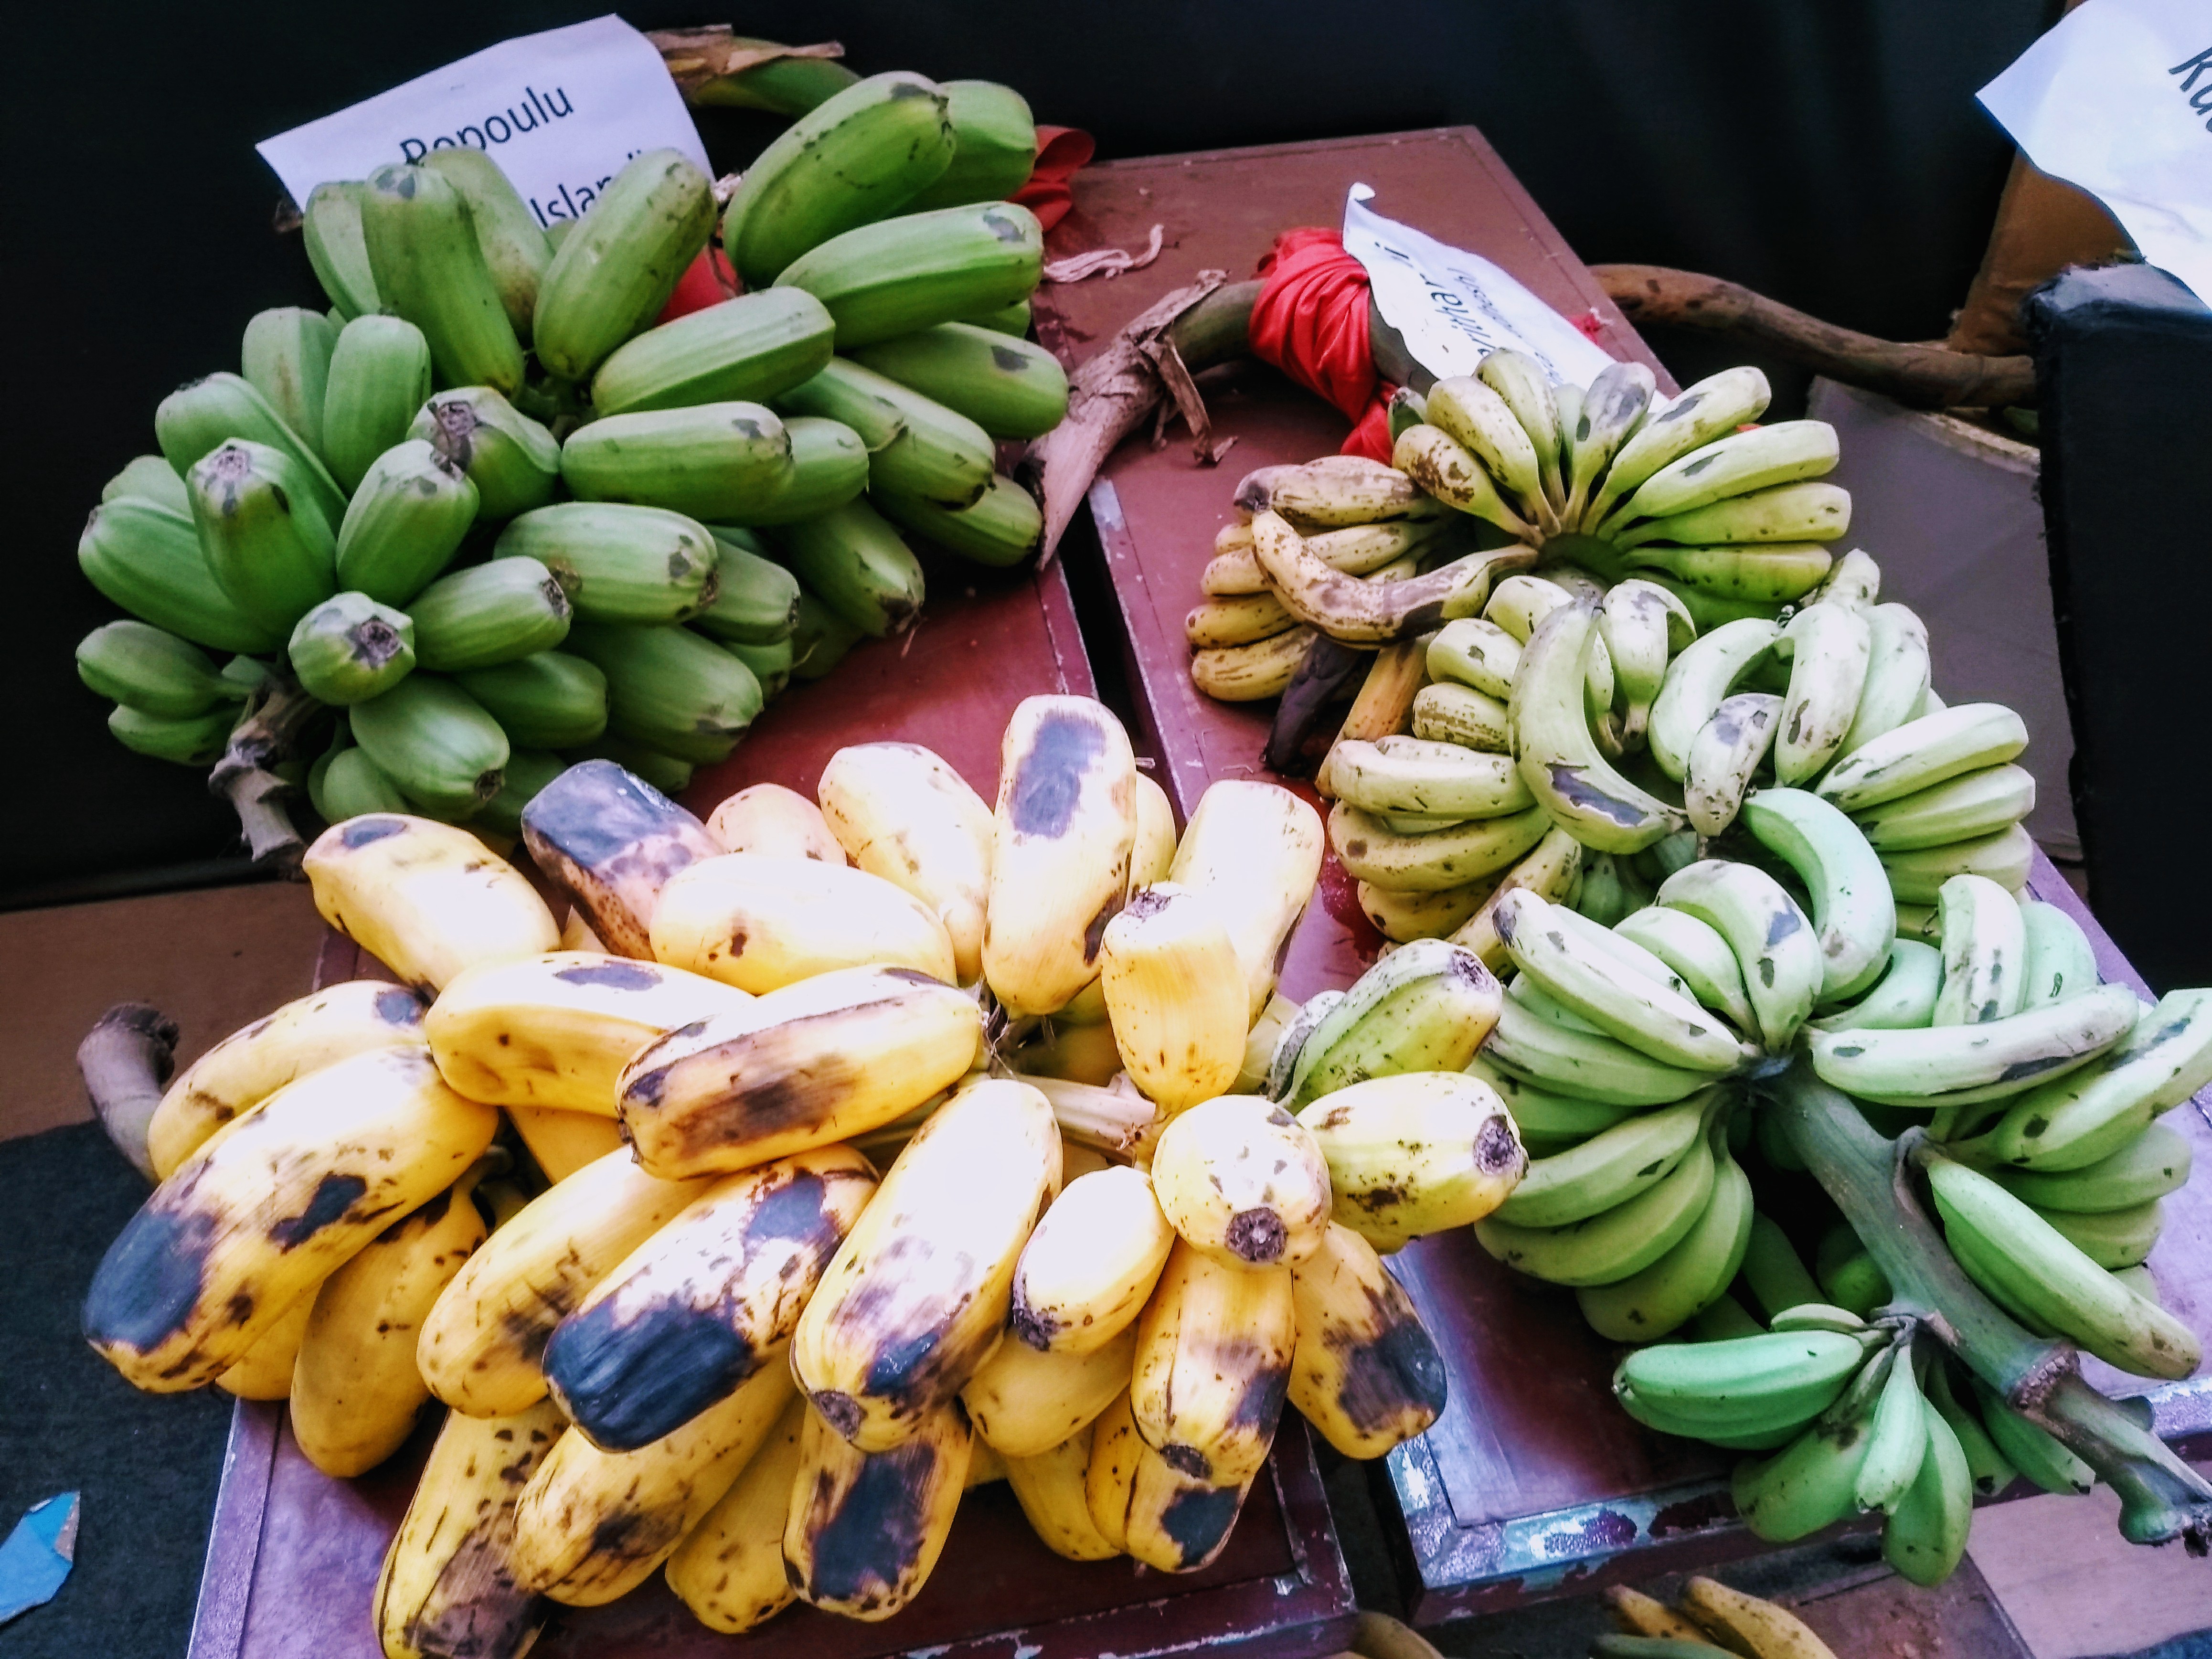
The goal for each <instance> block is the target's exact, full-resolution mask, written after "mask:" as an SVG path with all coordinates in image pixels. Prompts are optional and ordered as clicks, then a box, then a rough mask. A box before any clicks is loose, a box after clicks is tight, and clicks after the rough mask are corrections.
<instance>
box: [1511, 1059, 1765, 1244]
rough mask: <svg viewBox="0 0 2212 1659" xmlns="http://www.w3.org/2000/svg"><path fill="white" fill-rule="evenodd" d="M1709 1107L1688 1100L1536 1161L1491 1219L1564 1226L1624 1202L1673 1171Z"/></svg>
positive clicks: (1704, 1100) (1704, 1101)
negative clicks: (1495, 1216) (1495, 1217)
mask: <svg viewBox="0 0 2212 1659" xmlns="http://www.w3.org/2000/svg"><path fill="white" fill-rule="evenodd" d="M1710 1103H1711V1101H1710V1098H1709V1097H1708V1096H1706V1095H1704V1094H1697V1095H1692V1096H1691V1097H1690V1098H1689V1099H1687V1100H1685V1101H1682V1102H1680V1103H1677V1104H1675V1105H1673V1106H1668V1107H1663V1108H1662V1109H1659V1110H1657V1111H1650V1112H1640V1113H1638V1115H1635V1116H1634V1117H1632V1118H1629V1119H1627V1120H1626V1121H1623V1122H1620V1123H1617V1124H1615V1125H1614V1126H1613V1127H1612V1128H1610V1129H1607V1130H1604V1131H1603V1132H1601V1133H1598V1134H1595V1135H1593V1136H1591V1137H1590V1138H1589V1139H1588V1140H1585V1141H1584V1142H1583V1143H1582V1145H1580V1146H1576V1147H1574V1148H1572V1149H1571V1150H1570V1151H1567V1152H1557V1153H1554V1154H1553V1156H1551V1157H1549V1158H1537V1159H1535V1160H1534V1161H1533V1162H1532V1163H1531V1164H1529V1165H1528V1173H1527V1174H1526V1175H1524V1176H1522V1177H1521V1184H1520V1185H1519V1186H1517V1187H1516V1188H1514V1189H1513V1191H1512V1193H1511V1194H1510V1195H1509V1196H1508V1197H1507V1198H1506V1200H1505V1201H1504V1203H1503V1204H1501V1205H1499V1206H1498V1208H1497V1210H1496V1211H1495V1212H1494V1213H1495V1214H1496V1215H1497V1217H1498V1219H1499V1220H1500V1221H1508V1222H1511V1223H1512V1224H1513V1225H1515V1226H1516V1227H1564V1226H1565V1225H1567V1224H1568V1223H1570V1222H1573V1221H1582V1220H1586V1219H1587V1218H1589V1217H1591V1216H1594V1215H1597V1214H1599V1213H1601V1212H1603V1211H1606V1210H1610V1209H1612V1208H1613V1206H1615V1205H1617V1204H1624V1203H1626V1202H1627V1201H1628V1200H1630V1199H1632V1198H1634V1197H1636V1196H1637V1195H1638V1194H1641V1193H1644V1192H1646V1191H1648V1190H1650V1188H1652V1187H1654V1186H1656V1185H1657V1184H1658V1183H1659V1182H1662V1181H1663V1180H1665V1179H1666V1178H1667V1176H1670V1175H1672V1174H1673V1173H1674V1166H1675V1165H1676V1164H1680V1162H1681V1161H1682V1159H1683V1158H1685V1157H1686V1156H1687V1155H1688V1153H1689V1151H1690V1149H1691V1147H1692V1146H1695V1145H1696V1144H1697V1142H1698V1138H1699V1135H1700V1134H1701V1133H1703V1132H1704V1128H1705V1122H1706V1117H1705V1109H1706V1107H1707V1106H1708V1105H1709V1104H1710ZM1731 1277H1733V1275H1731Z"/></svg>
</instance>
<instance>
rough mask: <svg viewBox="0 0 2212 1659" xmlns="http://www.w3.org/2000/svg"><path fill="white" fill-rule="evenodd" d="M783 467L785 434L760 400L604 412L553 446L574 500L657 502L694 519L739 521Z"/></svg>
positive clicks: (775, 486) (778, 482) (769, 491)
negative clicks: (628, 412)
mask: <svg viewBox="0 0 2212 1659" xmlns="http://www.w3.org/2000/svg"><path fill="white" fill-rule="evenodd" d="M790 471H791V439H790V437H789V435H787V433H786V432H785V431H784V429H783V422H781V420H779V419H777V418H776V416H775V411H774V410H771V409H769V407H768V405H767V404H747V403H721V404H697V405H696V406H694V407H691V408H688V409H656V410H644V411H641V412H640V413H637V414H634V415H609V416H605V417H603V418H601V419H599V420H596V421H593V422H592V423H591V424H590V425H589V426H586V427H584V428H581V429H580V430H579V431H577V432H576V433H575V434H574V435H572V436H571V437H570V438H569V440H568V442H567V443H565V444H563V445H562V446H561V477H562V482H564V483H567V485H568V490H569V493H570V494H571V495H574V496H575V497H576V498H577V499H578V500H579V501H623V502H628V503H629V504H630V505H632V506H636V507H665V508H667V509H668V510H669V511H670V512H671V513H684V515H686V516H687V517H690V518H694V519H698V520H720V521H725V522H738V521H742V520H744V519H745V518H746V517H747V516H748V514H749V513H750V509H751V508H752V507H755V506H756V505H757V504H758V503H759V502H761V501H765V500H768V499H770V498H772V497H773V496H774V495H775V494H776V492H777V491H778V490H779V489H781V488H782V487H783V483H784V480H785V478H786V477H787V474H788V473H789V472H790Z"/></svg>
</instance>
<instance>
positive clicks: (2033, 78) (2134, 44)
mask: <svg viewBox="0 0 2212 1659" xmlns="http://www.w3.org/2000/svg"><path fill="white" fill-rule="evenodd" d="M1981 100H1982V107H1983V108H1984V109H1986V110H1988V111H1989V112H1990V114H1991V115H1993V116H1995V117H1996V119H1997V121H1998V122H1999V124H2000V125H2002V126H2003V128H2004V130H2005V131H2007V132H2008V133H2010V134H2011V135H2012V137H2013V141H2014V142H2015V143H2017V144H2018V145H2019V146H2020V148H2021V152H2022V153H2023V154H2024V155H2026V156H2027V159H2028V160H2029V161H2033V163H2034V164H2035V165H2036V166H2037V167H2040V168H2042V169H2043V171H2044V172H2045V173H2051V174H2052V175H2053V176H2054V177H2057V178H2060V179H2065V180H2066V181H2067V182H2068V183H2069V184H2071V185H2079V186H2080V187H2081V189H2083V190H2086V191H2088V192H2089V193H2090V194H2091V195H2092V196H2094V197H2096V198H2097V199H2098V200H2099V201H2100V202H2102V203H2103V204H2105V206H2106V209H2107V210H2109V211H2110V212H2111V213H2112V217H2114V218H2115V219H2117V220H2118V221H2119V222H2120V225H2121V228H2123V229H2124V230H2125V231H2126V232H2127V233H2128V234H2129V235H2130V236H2132V237H2133V238H2134V239H2135V243H2136V246H2137V247H2139V248H2141V249H2142V256H2143V258H2146V259H2148V260H2149V261H2150V263H2151V264H2154V265H2158V266H2160V267H2161V268H2162V269H2164V270H2168V271H2171V272H2172V274H2173V275H2174V276H2178V277H2179V278H2180V279H2181V281H2183V282H2184V283H2187V284H2188V285H2189V286H2190V287H2191V289H2194V290H2195V291H2196V294H2197V298H2198V299H2200V300H2203V301H2207V302H2212V7H2207V6H2206V5H2205V4H2204V0H2089V3H2087V5H2084V6H2081V7H2079V8H2077V9H2075V10H2074V11H2072V12H2069V14H2068V15H2066V16H2065V17H2064V18H2063V19H2062V20H2061V21H2060V22H2059V23H2058V26H2057V27H2056V28H2054V29H2052V30H2051V33H2048V34H2046V35H2045V36H2044V37H2043V38H2042V39H2041V40H2038V41H2037V42H2036V43H2035V44H2034V45H2033V46H2030V47H2029V48H2028V49H2027V52H2024V53H2022V54H2021V58H2020V60H2019V61H2018V62H2017V63H2015V64H2013V66H2012V67H2011V68H2010V69H2008V70H2006V71H2005V72H2004V73H2003V74H2002V75H2000V76H1997V78H1996V80H1994V81H1992V82H1990V83H1989V85H1987V86H1986V87H1984V88H1982V91H1981Z"/></svg>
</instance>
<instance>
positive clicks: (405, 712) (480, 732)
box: [349, 674, 508, 823]
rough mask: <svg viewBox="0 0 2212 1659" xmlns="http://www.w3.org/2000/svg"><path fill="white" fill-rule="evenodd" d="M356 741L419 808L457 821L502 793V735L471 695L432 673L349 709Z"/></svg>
mask: <svg viewBox="0 0 2212 1659" xmlns="http://www.w3.org/2000/svg"><path fill="white" fill-rule="evenodd" d="M349 722H350V724H351V726H352V727H353V735H354V741H355V742H356V743H357V744H360V745H361V747H362V750H363V752H365V753H366V754H367V755H368V757H369V759H370V760H372V761H374V762H375V763H376V766H377V769H378V770H379V771H380V772H382V773H383V774H384V775H385V776H386V777H387V778H389V779H391V780H392V784H393V785H394V787H397V788H398V790H399V792H400V793H402V794H403V795H404V796H406V798H407V799H409V800H410V801H412V802H413V803H414V804H415V805H416V809H417V810H418V811H422V812H425V813H427V814H428V815H429V816H431V817H441V818H447V819H449V820H451V821H453V822H457V823H458V822H459V821H461V820H463V819H465V818H467V817H471V815H473V814H474V813H475V812H476V811H477V808H478V807H480V806H482V805H483V804H484V803H485V802H486V801H489V799H491V798H492V797H493V796H494V795H496V794H497V793H499V789H500V781H501V778H500V774H501V769H503V768H504V767H505V766H506V765H507V753H508V748H507V734H506V733H505V732H502V731H501V730H500V727H499V722H498V721H496V720H494V719H492V717H491V716H490V715H489V714H486V713H484V711H483V708H482V707H481V706H480V705H479V704H478V703H477V701H476V699H475V698H473V697H471V696H469V694H468V693H467V692H465V691H464V690H461V689H460V688H459V686H457V685H455V684H453V682H452V681H451V680H444V679H440V678H437V677H436V676H435V675H433V674H410V675H409V676H408V677H407V678H405V679H404V680H402V681H400V682H399V684H397V685H395V686H393V687H392V689H391V690H388V691H386V692H384V693H382V694H381V695H380V696H374V697H371V698H370V699H369V700H368V702H361V703H356V704H355V705H354V706H353V708H351V709H350V710H349Z"/></svg>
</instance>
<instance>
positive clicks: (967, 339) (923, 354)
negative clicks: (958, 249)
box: [769, 289, 1067, 439]
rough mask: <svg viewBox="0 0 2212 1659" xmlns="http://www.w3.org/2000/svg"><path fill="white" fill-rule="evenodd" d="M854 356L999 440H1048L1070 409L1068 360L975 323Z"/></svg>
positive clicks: (946, 326) (921, 333)
mask: <svg viewBox="0 0 2212 1659" xmlns="http://www.w3.org/2000/svg"><path fill="white" fill-rule="evenodd" d="M801 291H802V290H799V289H769V292H770V293H771V294H785V293H792V294H796V293H799V292H801ZM824 356H825V361H826V356H827V354H826V353H825V354H824ZM852 359H853V361H854V362H857V363H859V364H860V365H861V366H862V367H863V368H871V369H873V370H874V371H875V372H876V373H877V374H881V375H884V377H886V378H887V379H890V380H896V381H897V382H898V383H899V384H900V385H901V386H905V387H907V388H908V390H909V391H913V392H920V393H921V395H922V396H923V397H925V398H934V399H935V400H936V401H937V402H939V403H940V404H944V405H945V407H946V408H947V409H949V410H952V411H953V412H954V413H956V414H959V415H964V416H967V417H968V418H969V420H971V421H973V422H975V424H976V425H978V426H980V427H981V428H983V430H984V431H985V432H987V433H988V434H989V435H991V436H992V437H994V438H1024V439H1026V438H1041V437H1042V436H1043V435H1045V434H1046V433H1048V432H1049V431H1051V430H1052V429H1053V428H1054V427H1056V426H1058V425H1059V424H1060V421H1061V419H1062V417H1063V416H1066V413H1067V372H1066V370H1065V369H1063V368H1060V359H1058V358H1057V357H1055V356H1053V355H1052V353H1050V352H1049V351H1047V350H1046V349H1044V348H1043V347H1042V346H1041V345H1033V344H1031V343H1030V342H1028V341H1026V340H1010V339H1008V338H1007V337H1006V336H1005V335H1003V334H1000V333H998V332H996V331H994V330H991V329H987V328H978V327H977V326H976V325H975V324H973V323H957V322H956V323H939V324H938V325H936V326H935V327H933V328H924V329H918V330H916V331H915V332H914V333H912V334H904V335H901V336H899V337H896V339H890V340H884V341H881V342H879V343H877V344H875V345H872V346H863V347H861V348H860V349H858V350H855V351H854V352H853V353H852Z"/></svg>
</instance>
